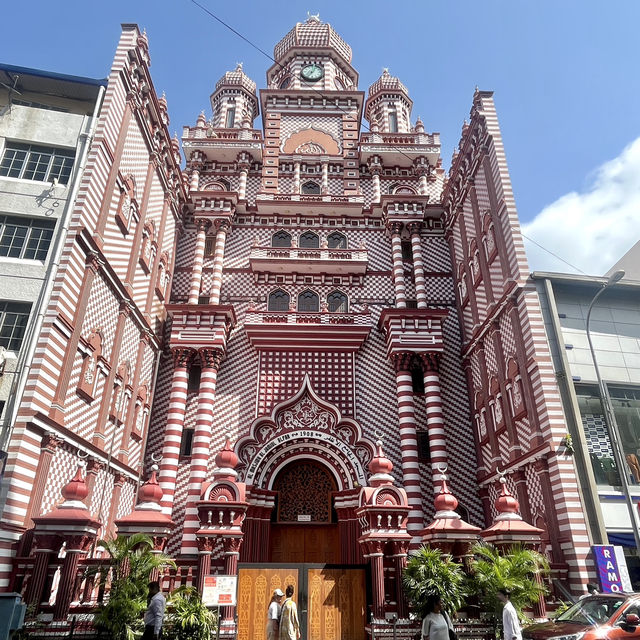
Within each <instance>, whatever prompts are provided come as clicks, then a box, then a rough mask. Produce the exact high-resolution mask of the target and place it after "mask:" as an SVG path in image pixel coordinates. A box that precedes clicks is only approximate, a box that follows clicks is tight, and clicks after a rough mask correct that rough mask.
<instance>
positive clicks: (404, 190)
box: [393, 184, 415, 195]
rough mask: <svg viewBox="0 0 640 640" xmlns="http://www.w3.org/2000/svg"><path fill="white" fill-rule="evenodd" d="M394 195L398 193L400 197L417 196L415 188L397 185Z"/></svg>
mask: <svg viewBox="0 0 640 640" xmlns="http://www.w3.org/2000/svg"><path fill="white" fill-rule="evenodd" d="M393 193H397V194H399V195H413V194H415V189H414V188H413V187H408V186H407V185H406V184H399V185H396V187H395V189H394V190H393Z"/></svg>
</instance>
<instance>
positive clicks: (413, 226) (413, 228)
mask: <svg viewBox="0 0 640 640" xmlns="http://www.w3.org/2000/svg"><path fill="white" fill-rule="evenodd" d="M423 226H424V225H423V224H422V222H410V223H409V224H408V225H407V228H408V229H409V233H410V234H411V236H412V237H413V236H419V235H420V231H422V227H423Z"/></svg>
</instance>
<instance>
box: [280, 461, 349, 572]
mask: <svg viewBox="0 0 640 640" xmlns="http://www.w3.org/2000/svg"><path fill="white" fill-rule="evenodd" d="M336 490H337V486H336V481H335V479H334V478H333V476H332V474H331V473H330V472H329V471H328V469H327V468H326V467H325V466H324V465H322V464H321V463H319V462H316V461H315V460H295V461H293V462H291V463H289V464H288V465H287V466H286V467H284V468H283V469H281V470H280V472H279V473H278V475H277V476H276V478H275V480H274V483H273V491H275V492H276V504H275V508H274V510H273V516H272V524H271V536H270V543H271V544H270V547H271V548H270V554H269V557H270V561H271V562H274V563H288V562H295V563H322V564H338V563H339V562H340V542H339V532H338V521H337V516H336V513H335V509H334V505H333V496H334V493H335V492H336Z"/></svg>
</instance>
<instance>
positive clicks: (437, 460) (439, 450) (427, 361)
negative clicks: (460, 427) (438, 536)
mask: <svg viewBox="0 0 640 640" xmlns="http://www.w3.org/2000/svg"><path fill="white" fill-rule="evenodd" d="M420 357H421V359H422V367H423V372H424V394H425V398H426V403H427V431H428V433H429V453H430V455H431V477H432V480H433V490H434V493H439V491H440V485H441V483H442V480H441V478H440V476H441V475H442V474H441V472H440V471H438V467H440V466H442V465H447V440H446V436H445V431H444V413H443V411H442V393H441V390H440V375H439V374H438V354H437V353H423V354H421V355H420Z"/></svg>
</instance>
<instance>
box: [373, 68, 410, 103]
mask: <svg viewBox="0 0 640 640" xmlns="http://www.w3.org/2000/svg"><path fill="white" fill-rule="evenodd" d="M387 91H399V92H401V93H404V94H405V95H406V96H407V97H408V96H409V90H408V89H407V87H405V86H404V85H403V84H402V82H400V80H399V79H398V78H396V77H395V76H392V75H391V74H390V73H389V69H383V70H382V75H381V76H380V77H379V78H378V79H377V80H376V81H375V82H374V83H373V84H372V85H371V86H370V87H369V98H371V97H372V96H375V95H376V94H378V93H383V92H387Z"/></svg>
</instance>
